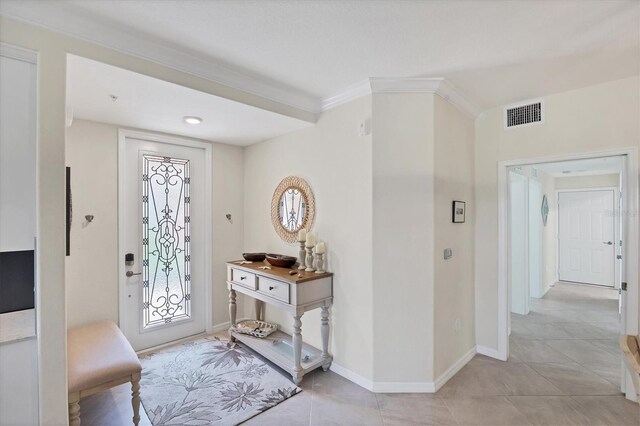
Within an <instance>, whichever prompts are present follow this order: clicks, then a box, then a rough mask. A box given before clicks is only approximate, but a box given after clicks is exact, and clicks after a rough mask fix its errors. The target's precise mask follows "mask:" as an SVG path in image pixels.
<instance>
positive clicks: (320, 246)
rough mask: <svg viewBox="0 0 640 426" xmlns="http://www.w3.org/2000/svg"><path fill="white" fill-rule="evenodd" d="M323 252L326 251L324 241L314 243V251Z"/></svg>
mask: <svg viewBox="0 0 640 426" xmlns="http://www.w3.org/2000/svg"><path fill="white" fill-rule="evenodd" d="M325 252H326V249H325V247H324V243H323V242H319V243H318V244H316V253H318V254H324V253H325Z"/></svg>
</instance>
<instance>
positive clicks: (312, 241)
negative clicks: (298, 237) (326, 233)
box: [306, 232, 316, 247]
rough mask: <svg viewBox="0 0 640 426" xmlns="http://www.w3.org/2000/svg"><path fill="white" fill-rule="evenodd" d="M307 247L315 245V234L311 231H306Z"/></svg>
mask: <svg viewBox="0 0 640 426" xmlns="http://www.w3.org/2000/svg"><path fill="white" fill-rule="evenodd" d="M306 241H307V247H313V246H315V245H316V234H314V233H313V232H308V233H307V240H306Z"/></svg>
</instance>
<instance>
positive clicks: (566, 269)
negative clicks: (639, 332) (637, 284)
mask: <svg viewBox="0 0 640 426" xmlns="http://www.w3.org/2000/svg"><path fill="white" fill-rule="evenodd" d="M614 194H615V193H614V191H613V190H612V189H603V190H590V191H575V192H560V193H559V195H558V213H559V220H560V222H559V224H558V225H559V226H558V240H559V261H560V280H561V281H573V282H579V283H586V284H597V285H603V286H608V287H613V286H614V284H615V269H614V265H615V247H616V241H615V226H614V223H615V214H614V212H615V205H614V198H615V197H614Z"/></svg>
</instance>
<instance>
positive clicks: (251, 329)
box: [233, 320, 278, 338]
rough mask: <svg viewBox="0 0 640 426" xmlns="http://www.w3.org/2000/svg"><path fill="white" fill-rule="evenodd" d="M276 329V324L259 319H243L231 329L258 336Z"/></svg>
mask: <svg viewBox="0 0 640 426" xmlns="http://www.w3.org/2000/svg"><path fill="white" fill-rule="evenodd" d="M276 330H278V324H272V323H269V322H264V321H259V320H244V321H240V322H239V323H237V324H236V325H235V326H233V331H235V332H237V333H242V334H248V335H250V336H253V337H260V338H263V337H267V336H268V335H270V334H271V333H273V332H274V331H276Z"/></svg>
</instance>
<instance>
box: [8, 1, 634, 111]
mask: <svg viewBox="0 0 640 426" xmlns="http://www.w3.org/2000/svg"><path fill="white" fill-rule="evenodd" d="M0 13H2V14H4V15H8V16H12V17H14V18H18V19H22V20H26V21H29V22H32V23H36V24H38V25H43V26H46V27H48V28H51V29H54V30H57V31H61V32H64V33H66V34H70V35H73V36H76V37H80V38H83V39H87V40H90V41H94V42H97V43H100V44H103V45H107V46H110V47H113V48H116V49H118V50H121V51H126V52H128V53H133V54H136V55H138V56H142V57H145V58H147V59H151V60H155V61H156V62H160V63H165V64H166V63H170V62H171V58H172V57H176V58H177V57H179V59H180V60H179V61H178V60H176V61H175V62H174V64H173V65H175V66H182V67H188V64H189V63H193V64H194V67H193V68H194V69H195V68H196V65H198V69H199V70H200V73H201V74H203V73H205V74H206V73H207V71H206V70H210V72H209V73H208V74H207V75H206V76H205V77H207V78H211V79H214V80H217V81H220V82H223V83H225V84H228V85H230V86H232V87H237V88H240V89H243V90H246V91H249V92H252V93H256V94H260V95H262V96H265V97H268V98H270V99H274V100H278V101H281V102H283V103H287V104H289V105H292V106H296V107H299V108H301V109H304V110H307V111H312V112H319V111H320V110H322V105H323V100H326V99H331V98H335V97H336V96H339V95H340V94H341V93H344V92H345V91H348V89H350V88H353V87H354V85H357V84H359V83H361V82H363V81H365V80H366V79H367V78H369V77H394V78H405V77H445V78H447V79H448V80H450V81H451V82H452V83H453V84H454V85H455V86H457V87H458V89H459V90H460V91H461V92H463V93H464V94H466V95H467V97H468V98H470V99H471V100H472V101H473V102H474V103H475V104H476V106H477V107H479V108H480V109H481V110H482V109H486V108H489V107H493V106H497V105H503V104H509V103H512V102H516V101H520V100H524V99H528V98H531V97H539V96H544V95H548V94H551V93H557V92H561V91H566V90H571V89H576V88H579V87H584V86H587V85H592V84H597V83H602V82H605V81H611V80H615V79H619V78H624V77H628V76H632V75H638V74H640V25H638V23H639V22H640V2H638V1H635V0H620V1H615V0H614V1H590V0H563V1H528V0H521V1H495V0H480V1H460V0H458V1H456V0H453V1H374V0H343V1H298V2H296V1H290V0H269V1H263V0H244V1H204V0H137V1H131V0H110V1H101V0H59V1H56V2H52V1H48V0H34V1H17V0H3V1H2V2H1V3H0ZM205 64H206V66H204V65H205ZM170 65H171V64H170ZM203 69H204V70H205V71H202V70H203Z"/></svg>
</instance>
